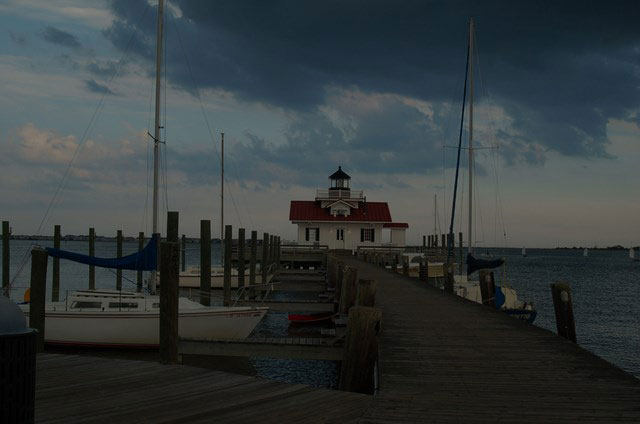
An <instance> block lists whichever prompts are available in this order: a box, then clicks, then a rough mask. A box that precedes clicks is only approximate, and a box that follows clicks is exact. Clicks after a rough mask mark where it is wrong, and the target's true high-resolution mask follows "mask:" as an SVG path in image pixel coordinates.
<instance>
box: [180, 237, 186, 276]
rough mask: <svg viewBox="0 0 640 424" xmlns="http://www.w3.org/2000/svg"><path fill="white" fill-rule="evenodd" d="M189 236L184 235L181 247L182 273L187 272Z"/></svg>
mask: <svg viewBox="0 0 640 424" xmlns="http://www.w3.org/2000/svg"><path fill="white" fill-rule="evenodd" d="M186 256H187V236H185V235H184V234H183V235H182V245H181V246H180V269H181V270H182V272H185V271H186V270H187V258H186Z"/></svg>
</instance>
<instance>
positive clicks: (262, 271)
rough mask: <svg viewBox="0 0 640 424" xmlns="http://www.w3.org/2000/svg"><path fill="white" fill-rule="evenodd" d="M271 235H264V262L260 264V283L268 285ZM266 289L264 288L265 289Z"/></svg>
mask: <svg viewBox="0 0 640 424" xmlns="http://www.w3.org/2000/svg"><path fill="white" fill-rule="evenodd" d="M268 262H269V233H263V234H262V261H261V262H260V274H261V279H260V282H261V283H262V284H267V269H268V268H269V264H268ZM263 288H264V287H263Z"/></svg>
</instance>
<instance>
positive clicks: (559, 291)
mask: <svg viewBox="0 0 640 424" xmlns="http://www.w3.org/2000/svg"><path fill="white" fill-rule="evenodd" d="M551 295H552V297H553V309H555V313H556V327H557V329H558V335H559V336H562V337H564V338H565V339H568V340H571V341H572V342H574V343H577V341H576V323H575V321H574V319H573V303H572V301H571V286H569V284H567V283H560V282H556V283H553V284H551Z"/></svg>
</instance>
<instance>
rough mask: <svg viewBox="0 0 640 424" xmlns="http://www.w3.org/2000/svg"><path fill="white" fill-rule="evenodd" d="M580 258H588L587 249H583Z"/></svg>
mask: <svg viewBox="0 0 640 424" xmlns="http://www.w3.org/2000/svg"><path fill="white" fill-rule="evenodd" d="M582 256H584V257H585V258H586V257H587V256H589V249H587V248H586V247H585V248H584V251H583V252H582Z"/></svg>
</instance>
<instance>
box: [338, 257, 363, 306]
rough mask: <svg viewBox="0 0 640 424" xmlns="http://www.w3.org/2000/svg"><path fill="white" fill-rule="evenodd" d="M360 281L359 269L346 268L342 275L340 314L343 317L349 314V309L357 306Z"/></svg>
mask: <svg viewBox="0 0 640 424" xmlns="http://www.w3.org/2000/svg"><path fill="white" fill-rule="evenodd" d="M357 281H358V268H354V267H351V266H346V267H344V272H343V274H342V284H341V288H340V307H339V308H338V312H340V313H341V314H343V315H347V314H348V313H349V309H351V307H352V306H353V305H355V304H356V294H357V290H358V287H357V286H356V283H357Z"/></svg>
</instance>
